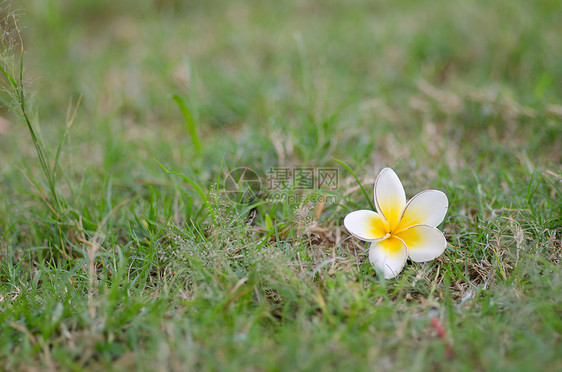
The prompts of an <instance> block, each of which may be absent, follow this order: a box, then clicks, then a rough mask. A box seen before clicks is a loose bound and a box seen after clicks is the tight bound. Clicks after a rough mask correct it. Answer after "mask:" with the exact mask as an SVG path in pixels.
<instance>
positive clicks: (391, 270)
mask: <svg viewBox="0 0 562 372" xmlns="http://www.w3.org/2000/svg"><path fill="white" fill-rule="evenodd" d="M406 258H408V250H407V249H406V246H405V245H404V243H403V242H402V241H401V240H400V239H397V238H388V239H384V240H382V241H379V242H373V243H371V248H370V249H369V261H371V265H373V267H374V268H376V269H379V270H381V271H382V272H383V274H384V277H385V278H386V279H391V278H394V277H395V276H396V275H398V274H399V273H400V271H402V268H403V267H404V264H405V263H406Z"/></svg>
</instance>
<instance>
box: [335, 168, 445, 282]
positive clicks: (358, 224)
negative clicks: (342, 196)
mask: <svg viewBox="0 0 562 372" xmlns="http://www.w3.org/2000/svg"><path fill="white" fill-rule="evenodd" d="M375 206H376V208H377V211H376V212H374V211H370V210H359V211H355V212H351V213H350V214H348V215H347V216H345V219H344V220H343V224H344V226H345V228H346V229H347V230H348V231H349V232H350V233H351V234H352V235H353V236H355V237H356V238H359V239H361V240H364V241H366V242H371V247H370V248H369V261H370V262H371V265H373V267H375V268H376V269H379V270H381V271H382V272H383V273H384V277H385V278H387V279H390V278H394V277H395V276H396V275H398V273H400V271H402V268H403V267H404V264H405V263H406V259H407V258H408V257H410V260H412V261H415V262H426V261H431V260H433V259H435V258H437V257H439V256H440V255H441V254H442V253H443V251H445V248H446V247H447V241H446V240H445V236H444V235H443V233H442V232H441V231H439V230H438V229H437V228H436V226H437V225H439V224H440V223H441V222H442V221H443V219H444V218H445V214H446V213H447V208H448V206H449V201H448V200H447V195H445V194H444V193H443V192H441V191H438V190H425V191H422V192H420V193H419V194H417V195H415V196H414V197H413V198H412V199H410V201H408V203H406V194H405V192H404V187H403V186H402V183H401V182H400V179H399V178H398V176H397V175H396V173H394V171H393V170H392V169H390V168H384V169H383V170H382V171H381V172H380V173H379V175H378V177H377V180H376V181H375Z"/></svg>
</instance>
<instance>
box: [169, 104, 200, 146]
mask: <svg viewBox="0 0 562 372" xmlns="http://www.w3.org/2000/svg"><path fill="white" fill-rule="evenodd" d="M172 98H173V99H174V101H176V103H177V104H178V106H179V108H180V110H181V112H182V113H183V118H184V119H185V125H186V126H187V130H188V131H189V135H190V136H191V141H192V142H193V147H194V148H195V151H196V152H197V153H198V154H199V153H200V152H201V143H200V142H199V136H198V135H197V128H196V126H195V120H193V115H191V111H190V110H189V108H188V107H187V105H186V104H185V102H184V100H183V98H181V97H180V96H178V95H177V94H174V95H173V96H172Z"/></svg>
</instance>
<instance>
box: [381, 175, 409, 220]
mask: <svg viewBox="0 0 562 372" xmlns="http://www.w3.org/2000/svg"><path fill="white" fill-rule="evenodd" d="M375 205H376V207H377V211H378V212H379V213H381V214H382V215H383V216H384V217H385V218H386V220H387V221H388V222H389V224H390V229H391V230H393V229H394V228H395V227H396V226H397V225H398V222H399V221H400V217H401V216H402V212H403V211H404V207H405V206H406V193H405V192H404V187H402V182H400V179H399V178H398V176H397V175H396V173H394V171H393V170H392V169H390V168H384V169H383V170H382V171H381V172H380V173H379V175H378V177H377V180H376V181H375Z"/></svg>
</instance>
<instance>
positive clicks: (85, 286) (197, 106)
mask: <svg viewBox="0 0 562 372" xmlns="http://www.w3.org/2000/svg"><path fill="white" fill-rule="evenodd" d="M10 10H12V11H15V12H16V13H17V15H18V25H19V27H20V29H21V31H22V36H23V40H24V44H25V76H26V79H27V83H28V88H29V91H30V92H32V93H33V95H34V97H33V102H32V103H33V108H34V112H35V113H36V114H35V115H36V116H35V122H36V123H37V124H39V125H40V129H41V133H42V135H43V137H44V139H45V141H46V143H47V145H48V147H49V148H51V149H55V148H56V144H57V143H58V141H59V139H60V138H61V136H62V135H63V133H64V130H65V123H66V121H67V119H68V117H69V116H70V114H69V112H70V113H71V112H72V108H73V107H74V105H75V104H76V102H77V101H78V100H79V97H82V98H81V101H80V105H79V108H78V110H77V116H76V119H75V121H74V123H73V126H72V128H71V130H70V135H69V138H68V141H67V143H66V144H65V146H64V147H63V152H62V156H61V160H60V167H61V169H63V170H64V175H60V178H61V180H60V181H59V189H60V192H61V194H62V195H64V197H65V198H66V200H67V203H68V210H69V212H68V213H69V216H71V218H70V217H69V221H70V220H72V222H61V221H56V223H55V222H53V221H52V219H50V218H49V217H47V215H46V209H45V206H44V205H43V204H42V203H41V200H40V198H39V197H38V194H37V193H36V192H35V191H34V190H33V188H32V187H31V186H30V185H29V183H28V181H27V180H26V178H25V177H24V176H23V175H22V171H23V173H25V174H29V175H38V176H39V175H40V172H39V169H40V168H39V167H38V165H37V162H36V155H35V153H34V149H33V146H32V143H31V141H30V139H29V135H28V133H27V132H26V130H25V127H24V126H23V124H22V123H20V122H19V121H18V119H17V118H16V117H15V116H14V115H12V114H10V113H9V112H8V110H7V109H6V108H2V109H0V110H1V111H0V116H2V118H3V119H2V122H0V156H1V159H2V162H0V180H1V183H0V195H1V197H0V238H1V240H0V257H1V258H2V261H3V263H2V270H1V273H2V274H1V277H2V280H1V285H2V287H1V288H2V291H1V292H0V293H1V294H2V299H3V300H2V303H1V304H0V308H1V309H2V314H1V315H0V324H2V327H3V331H2V332H1V336H0V338H1V341H2V342H1V345H2V346H0V350H1V353H2V359H3V360H2V363H3V366H4V368H5V369H6V370H14V369H21V370H36V369H51V370H56V369H57V368H67V369H74V370H82V369H86V370H88V369H90V370H96V369H99V368H102V367H103V368H108V369H116V370H121V369H122V370H135V369H136V370H143V369H145V370H186V369H194V370H207V369H208V370H330V369H340V370H341V369H342V368H343V369H349V370H372V369H373V368H374V369H376V370H391V369H392V370H395V369H398V370H502V371H504V370H514V371H519V370H521V371H523V370H536V369H546V368H549V369H554V370H556V369H557V367H561V364H562V362H561V360H560V357H559V356H558V355H557V351H559V350H560V347H561V346H560V345H561V344H560V332H562V328H561V324H562V323H561V320H560V319H561V318H560V314H561V307H560V306H561V305H560V298H561V297H562V296H561V294H562V293H561V281H560V270H559V262H560V252H561V250H560V246H561V243H560V239H561V229H560V226H561V218H560V210H561V209H562V204H561V202H560V182H561V173H560V172H561V164H562V150H561V149H562V89H561V88H562V43H560V35H561V34H562V24H561V23H560V14H562V5H561V4H560V2H559V1H556V0H537V1H532V2H529V1H523V0H517V1H508V0H498V1H494V2H487V1H481V0H468V1H462V2H461V1H445V0H439V1H408V0H402V1H372V2H371V1H359V0H352V1H345V2H344V1H335V0H327V1H316V0H310V1H306V0H301V1H296V0H294V1H284V2H278V1H257V0H248V1H242V0H235V1H219V0H211V1H179V0H152V1H148V0H138V1H133V0H122V1H119V2H115V1H110V0H99V1H94V0H85V1H81V2H75V1H64V0H43V1H40V0H24V1H19V2H17V3H16V2H14V3H12V4H8V3H3V4H2V12H3V13H4V14H8V13H9V12H10ZM12 31H13V30H12ZM173 95H179V96H180V97H182V98H183V99H184V101H185V102H186V104H187V105H188V106H189V108H190V110H191V112H192V114H193V116H194V119H195V122H196V124H197V130H198V133H199V136H200V140H201V145H202V149H201V152H200V153H199V152H198V151H196V150H195V149H194V147H193V142H192V140H191V138H190V134H189V132H188V130H187V128H186V126H185V123H184V117H183V116H182V112H181V111H180V110H179V109H178V107H177V105H176V103H175V102H174V100H173V99H172V96H173ZM53 151H54V150H53ZM333 158H337V159H341V160H343V161H345V162H346V163H347V164H348V165H350V167H351V168H352V169H353V170H354V171H355V172H356V173H357V174H358V175H359V178H360V179H361V180H365V184H366V186H368V187H367V189H368V190H369V189H370V188H371V185H372V181H373V177H374V176H375V175H376V174H377V172H378V170H380V169H381V168H382V167H384V166H387V165H390V166H392V167H393V168H394V169H395V170H396V171H397V173H398V174H399V175H400V176H401V178H402V180H403V182H404V185H405V188H406V192H407V194H408V196H412V195H413V194H414V193H415V192H418V191H421V190H423V189H425V188H438V189H442V190H443V191H445V192H446V193H447V194H448V195H449V200H450V203H451V211H450V213H449V217H448V219H447V220H446V222H445V226H444V230H445V232H446V234H447V238H448V240H449V242H450V243H451V247H450V249H449V250H448V252H447V254H446V255H445V256H446V257H445V258H444V259H443V260H440V261H439V262H438V264H435V265H432V266H429V267H426V266H421V267H420V266H419V265H417V266H416V265H409V266H408V267H407V269H406V270H405V272H404V273H403V274H402V279H399V280H397V281H396V283H384V282H381V281H380V280H378V279H377V278H376V277H374V276H373V275H372V270H371V269H370V267H369V266H368V264H366V263H365V262H364V261H365V257H364V252H361V251H360V250H358V248H357V246H355V245H353V244H352V241H351V240H345V239H344V238H345V237H346V233H345V231H342V229H341V226H340V225H341V220H342V218H343V216H345V213H347V212H349V211H350V210H353V209H355V208H356V207H358V208H366V207H367V206H368V204H367V203H366V201H365V200H364V199H363V198H362V196H361V194H360V193H359V192H358V191H357V190H354V189H353V185H352V184H351V182H350V179H351V178H350V177H349V175H348V174H346V173H344V172H343V170H342V172H341V176H342V177H341V184H340V186H341V187H340V190H339V193H340V194H339V196H340V201H339V202H338V203H337V204H334V205H327V206H326V209H325V211H324V213H322V214H321V215H320V218H317V219H316V220H315V221H314V223H312V222H310V218H311V215H312V214H313V213H312V212H311V213H309V215H308V217H309V219H308V220H306V221H304V222H302V221H300V220H299V218H298V216H296V214H297V213H296V212H295V210H296V209H298V207H299V206H287V205H267V204H262V205H259V206H258V209H259V214H258V217H257V220H256V222H255V224H256V225H257V226H258V227H259V228H261V229H262V230H260V229H258V230H257V231H253V232H248V231H246V230H245V225H244V221H245V218H246V216H247V212H248V210H247V209H244V208H239V207H236V206H234V207H232V206H225V205H223V203H222V201H220V200H217V201H216V205H217V208H218V209H221V208H222V209H225V210H222V209H221V210H222V212H221V213H223V212H224V213H223V214H224V215H225V216H230V217H225V216H223V217H221V219H220V221H221V223H222V227H223V230H224V231H222V232H221V231H215V230H213V228H211V232H209V231H208V229H209V221H208V219H206V218H205V213H204V212H202V210H203V209H204V208H203V207H202V206H201V204H202V203H201V202H200V200H198V197H197V194H196V193H194V192H193V190H192V189H191V188H189V187H188V186H185V185H183V184H181V183H180V182H179V181H178V180H175V179H171V178H170V177H169V176H167V175H165V174H164V172H163V171H162V168H161V167H160V166H159V165H158V163H157V162H156V160H157V161H159V162H161V163H162V164H164V165H165V166H166V167H167V168H168V169H171V170H175V171H178V172H180V173H182V174H185V175H187V176H189V177H191V178H192V179H193V180H196V182H197V183H199V184H200V185H201V186H202V187H203V188H204V189H205V190H209V189H210V190H213V187H214V184H215V183H216V181H217V179H218V178H219V175H224V173H225V171H226V170H228V169H232V168H235V167H237V166H248V167H251V168H253V169H256V170H260V171H262V172H265V170H267V169H268V168H269V167H274V166H287V167H291V166H292V167H294V166H334V165H336V164H335V163H334V161H333ZM39 177H40V176H39ZM369 182H371V183H369ZM211 194H212V191H211ZM120 203H124V206H120V207H117V206H118V205H120ZM301 207H302V206H301ZM305 209H306V208H305ZM266 215H267V216H270V217H269V218H270V219H271V220H272V221H273V222H274V224H275V225H276V226H278V228H277V230H276V231H275V233H272V235H268V234H267V232H264V230H267V229H268V228H269V227H268V226H267V224H266V220H265V216H266ZM233 216H234V217H233ZM301 222H302V223H301ZM64 229H68V230H64ZM214 229H216V226H215V227H214ZM219 230H220V229H219ZM96 231H98V233H99V234H95V232H96ZM303 231H306V233H303ZM314 234H316V235H314ZM233 236H235V237H234V238H233ZM311 236H315V238H312V237H311ZM342 239H343V242H342ZM264 241H266V243H264ZM92 242H95V244H99V247H98V248H99V257H100V259H99V262H98V266H96V270H97V271H96V273H97V275H98V277H97V279H96V280H100V283H101V284H100V287H99V288H98V287H96V290H95V291H94V292H95V297H94V298H95V300H92V298H89V297H88V296H86V294H87V293H90V294H91V293H94V292H92V284H91V283H90V279H91V275H90V274H91V272H89V271H88V270H87V269H85V268H84V267H86V266H87V262H88V261H87V260H88V249H90V248H91V247H92V244H94V243H92ZM264 244H265V245H264ZM252 250H255V251H256V252H257V253H252ZM53 251H54V252H56V254H51V253H52V252H53ZM240 251H241V252H244V257H243V258H240V257H239V256H238V254H239V253H240ZM49 252H51V253H49ZM57 252H58V253H57ZM61 252H62V253H61ZM65 252H66V253H65ZM68 252H74V255H72V254H71V255H68V254H67V253H68ZM220 252H234V253H232V254H230V253H229V254H226V256H222V253H220ZM336 255H337V257H339V259H341V260H340V261H338V259H335V261H334V262H332V263H331V264H330V265H326V266H322V267H319V266H318V265H319V264H321V263H325V262H326V260H329V259H334V257H336ZM523 257H525V258H523ZM311 272H314V273H316V274H315V275H310V273H311ZM489 288H491V289H489ZM488 289H489V290H488ZM8 299H11V300H8ZM92 309H93V310H92ZM433 312H435V314H437V316H438V317H439V319H440V321H441V322H443V324H444V325H445V328H446V330H447V332H448V337H449V338H450V339H449V340H448V341H447V342H452V344H453V347H454V349H455V350H456V356H454V357H452V358H451V356H450V355H447V348H446V347H445V346H444V341H443V340H440V339H439V338H438V337H436V336H435V332H434V330H432V328H431V326H430V325H429V323H428V320H427V319H428V318H427V316H428V314H433Z"/></svg>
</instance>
